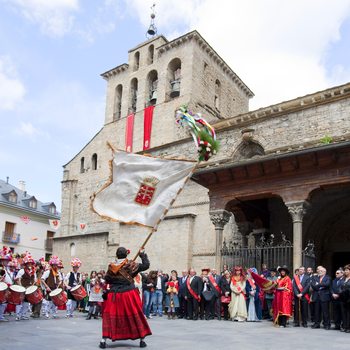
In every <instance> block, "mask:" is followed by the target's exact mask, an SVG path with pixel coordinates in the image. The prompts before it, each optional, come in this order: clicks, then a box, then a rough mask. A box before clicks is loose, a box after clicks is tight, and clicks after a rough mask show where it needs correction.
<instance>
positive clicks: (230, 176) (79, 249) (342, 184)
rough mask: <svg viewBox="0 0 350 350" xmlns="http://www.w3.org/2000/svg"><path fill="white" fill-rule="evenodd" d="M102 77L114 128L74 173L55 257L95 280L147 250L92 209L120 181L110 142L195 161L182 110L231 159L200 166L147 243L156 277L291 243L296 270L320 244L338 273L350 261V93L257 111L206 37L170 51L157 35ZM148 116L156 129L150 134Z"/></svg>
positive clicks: (182, 40)
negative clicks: (180, 119) (201, 123)
mask: <svg viewBox="0 0 350 350" xmlns="http://www.w3.org/2000/svg"><path fill="white" fill-rule="evenodd" d="M102 77H103V78H104V79H105V80H106V82H107V99H106V113H105V124H104V125H103V126H102V128H101V129H100V131H98V133H97V134H96V135H95V136H94V137H93V139H92V140H91V141H90V142H89V143H88V144H87V145H85V146H84V147H83V148H82V149H81V150H80V151H79V153H78V154H77V155H76V156H75V157H74V158H73V159H72V160H70V161H69V162H68V163H67V164H66V165H65V166H64V172H63V181H62V217H61V229H60V232H59V233H57V234H56V235H55V238H54V247H53V249H54V254H57V255H59V256H60V257H61V258H62V259H63V261H64V264H65V265H67V263H68V261H69V260H70V258H71V256H73V255H74V256H78V257H79V258H80V259H82V260H83V262H84V267H83V269H84V270H85V271H89V270H94V269H105V268H106V266H107V264H108V262H109V261H110V260H112V259H113V257H114V256H115V251H116V249H117V247H118V246H120V245H122V246H125V247H127V248H128V249H130V250H131V251H132V254H133V253H134V252H136V251H137V249H138V248H139V246H140V245H141V244H142V242H143V241H144V239H145V238H146V236H147V234H148V230H147V229H145V228H141V227H137V226H129V225H124V224H122V223H113V222H109V221H105V220H103V219H102V218H100V217H99V216H98V215H97V214H95V213H94V212H92V211H91V210H90V197H91V195H92V194H93V193H94V192H96V191H98V190H99V189H100V188H101V187H102V186H103V185H104V184H105V182H106V181H107V180H108V177H109V175H110V169H109V160H110V159H111V158H112V153H111V150H110V148H109V147H108V145H107V142H110V143H111V144H112V145H113V147H115V148H117V149H122V150H126V149H128V151H132V152H136V153H140V154H142V153H144V152H146V153H151V154H153V155H156V156H164V157H167V156H169V157H172V158H174V157H179V158H183V157H186V158H189V159H196V157H197V152H196V149H195V146H194V143H193V140H192V138H191V137H190V136H189V135H188V133H187V131H186V130H184V129H181V128H180V127H179V126H178V125H177V124H176V123H175V112H176V110H177V109H178V107H179V106H181V105H183V104H186V105H188V108H189V109H190V110H192V111H193V112H200V113H202V114H203V116H204V118H205V119H207V120H208V121H209V122H210V123H211V124H212V125H213V126H214V127H215V129H216V132H217V138H218V140H219V141H220V144H221V150H220V152H219V153H218V154H217V155H216V156H215V157H213V158H212V159H211V160H210V161H209V162H207V163H205V164H200V165H199V166H198V168H197V170H196V172H195V174H194V176H193V177H192V180H191V181H190V182H189V183H188V184H187V185H186V187H185V189H184V190H183V192H182V193H181V194H180V196H179V197H178V198H177V200H176V201H175V203H174V205H173V206H172V208H171V210H170V211H169V212H168V215H167V216H166V218H165V220H164V221H163V222H162V223H161V224H160V226H159V229H158V231H157V232H156V233H155V234H154V235H153V236H152V238H151V240H150V242H149V243H148V244H147V252H148V253H149V256H150V261H151V268H152V269H157V268H161V269H163V270H166V271H169V270H170V269H176V270H178V271H179V270H182V269H185V268H189V267H191V266H193V267H195V268H196V269H200V268H203V267H216V268H218V269H221V265H222V264H223V262H225V261H226V260H225V256H226V255H227V254H231V255H232V256H231V257H230V258H234V257H233V255H235V254H236V253H237V252H238V253H239V254H241V252H242V251H243V250H244V249H248V248H249V249H251V250H254V249H255V252H258V253H259V254H260V253H261V252H262V250H259V251H257V250H256V248H257V247H259V249H260V248H261V247H262V246H267V242H270V246H273V245H281V244H284V243H285V242H290V245H289V246H290V247H289V248H290V250H289V251H290V252H291V254H292V255H291V257H290V261H288V263H290V264H293V265H294V267H295V266H298V265H300V264H302V263H303V262H304V261H303V252H305V249H306V248H307V247H308V246H309V245H310V244H312V245H313V250H314V258H315V260H314V261H313V263H314V264H316V263H320V262H322V263H323V264H325V265H326V266H327V267H328V268H329V269H334V268H335V266H337V264H343V263H345V261H343V260H344V259H345V255H346V253H347V252H349V251H350V235H349V228H350V227H349V226H350V224H348V222H349V220H347V219H348V218H349V217H350V204H348V203H349V200H348V198H349V194H350V186H349V185H350V167H349V166H348V164H350V163H349V160H350V142H349V140H350V132H349V130H350V118H349V116H350V84H346V85H343V86H338V87H333V88H330V89H327V90H325V91H320V92H316V93H314V94H310V95H307V96H304V97H299V98H296V99H294V100H291V101H286V102H282V103H279V104H276V105H273V106H269V107H266V108H260V109H258V110H255V111H249V99H250V98H252V97H253V96H254V95H253V93H252V91H251V90H250V89H249V88H248V87H247V86H246V85H245V84H244V82H243V81H242V80H241V79H240V78H239V76H238V75H237V74H236V73H235V72H234V71H233V70H232V69H231V68H230V67H229V66H228V65H227V64H226V63H225V62H224V61H223V60H222V59H221V57H220V56H219V55H218V54H217V53H216V52H215V50H214V49H213V48H212V47H210V45H209V44H208V43H207V42H206V41H205V39H204V38H203V37H202V36H201V35H200V34H199V33H198V32H197V31H193V32H190V33H188V34H185V35H183V36H181V37H179V38H176V39H174V40H172V41H168V40H167V39H166V38H165V37H163V36H157V37H154V38H152V39H150V40H148V41H146V42H144V43H142V44H140V45H138V46H137V47H135V48H133V49H131V50H130V51H129V57H128V63H125V64H121V65H119V66H117V67H116V68H113V69H111V70H109V71H107V72H105V73H103V74H102ZM149 106H153V107H154V109H153V119H152V123H151V124H148V125H147V127H146V124H145V123H146V119H145V110H146V109H147V108H148V107H149ZM150 128H151V131H150ZM146 129H148V131H147V133H148V135H149V134H150V135H151V137H150V138H149V139H147V140H146V138H145V133H146ZM145 140H146V141H145ZM82 228H84V229H82ZM271 237H273V238H274V239H273V240H272V239H271ZM227 246H230V249H229V250H227V249H226V248H227ZM232 247H234V249H233V248H232ZM228 251H229V253H228ZM226 257H227V256H226ZM240 258H242V257H241V256H240ZM230 261H231V262H232V263H236V262H237V263H243V264H244V261H234V260H232V259H231V260H230ZM261 261H262V260H261V259H260V260H259V262H261ZM269 261H270V260H269ZM255 263H258V260H255ZM271 264H272V260H271ZM257 267H259V266H257Z"/></svg>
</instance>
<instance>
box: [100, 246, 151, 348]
mask: <svg viewBox="0 0 350 350" xmlns="http://www.w3.org/2000/svg"><path fill="white" fill-rule="evenodd" d="M127 254H128V251H127V250H126V249H125V248H124V247H119V248H118V249H117V261H116V262H114V263H111V264H109V266H108V271H107V273H106V276H105V281H106V283H108V284H109V285H110V290H109V291H108V294H107V300H106V301H105V306H104V311H103V316H102V340H101V342H100V348H105V347H106V339H107V338H108V339H111V340H112V341H115V340H125V339H133V340H135V339H140V347H142V348H143V347H146V343H145V342H144V341H143V339H144V338H145V337H146V336H147V335H151V334H152V332H151V330H150V328H149V326H148V323H147V320H146V317H145V316H144V314H143V312H142V304H141V299H140V297H139V293H138V290H137V289H136V287H135V284H134V280H133V279H134V277H135V276H136V275H137V274H138V273H139V272H141V271H145V270H147V269H148V268H149V261H148V258H147V255H146V254H145V253H140V258H141V260H142V263H136V262H135V261H129V260H128V259H127Z"/></svg>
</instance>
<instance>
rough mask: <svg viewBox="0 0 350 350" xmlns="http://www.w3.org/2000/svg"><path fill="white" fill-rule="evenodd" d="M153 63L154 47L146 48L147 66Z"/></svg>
mask: <svg viewBox="0 0 350 350" xmlns="http://www.w3.org/2000/svg"><path fill="white" fill-rule="evenodd" d="M153 61H154V45H150V46H148V57H147V62H148V64H152V63H153Z"/></svg>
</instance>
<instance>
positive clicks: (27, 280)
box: [15, 253, 40, 321]
mask: <svg viewBox="0 0 350 350" xmlns="http://www.w3.org/2000/svg"><path fill="white" fill-rule="evenodd" d="M22 262H23V268H22V269H21V270H19V271H18V273H17V275H16V278H15V282H16V284H19V285H20V286H22V287H24V288H26V289H27V288H28V287H31V286H34V284H35V283H36V282H37V277H36V273H35V260H34V259H33V257H32V256H31V255H30V253H27V254H26V255H25V256H24V257H23V259H22ZM29 308H30V304H29V302H28V300H27V299H26V298H25V299H24V300H23V302H22V304H20V305H16V321H19V320H29V317H28V316H27V313H28V311H29ZM39 313H40V312H39Z"/></svg>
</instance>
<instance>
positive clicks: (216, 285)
mask: <svg viewBox="0 0 350 350" xmlns="http://www.w3.org/2000/svg"><path fill="white" fill-rule="evenodd" d="M208 277H209V281H210V282H211V284H212V285H213V286H214V287H215V289H216V290H217V291H218V293H219V295H221V288H220V287H219V286H218V284H217V283H216V281H215V278H214V277H213V276H212V275H209V276H208Z"/></svg>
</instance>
